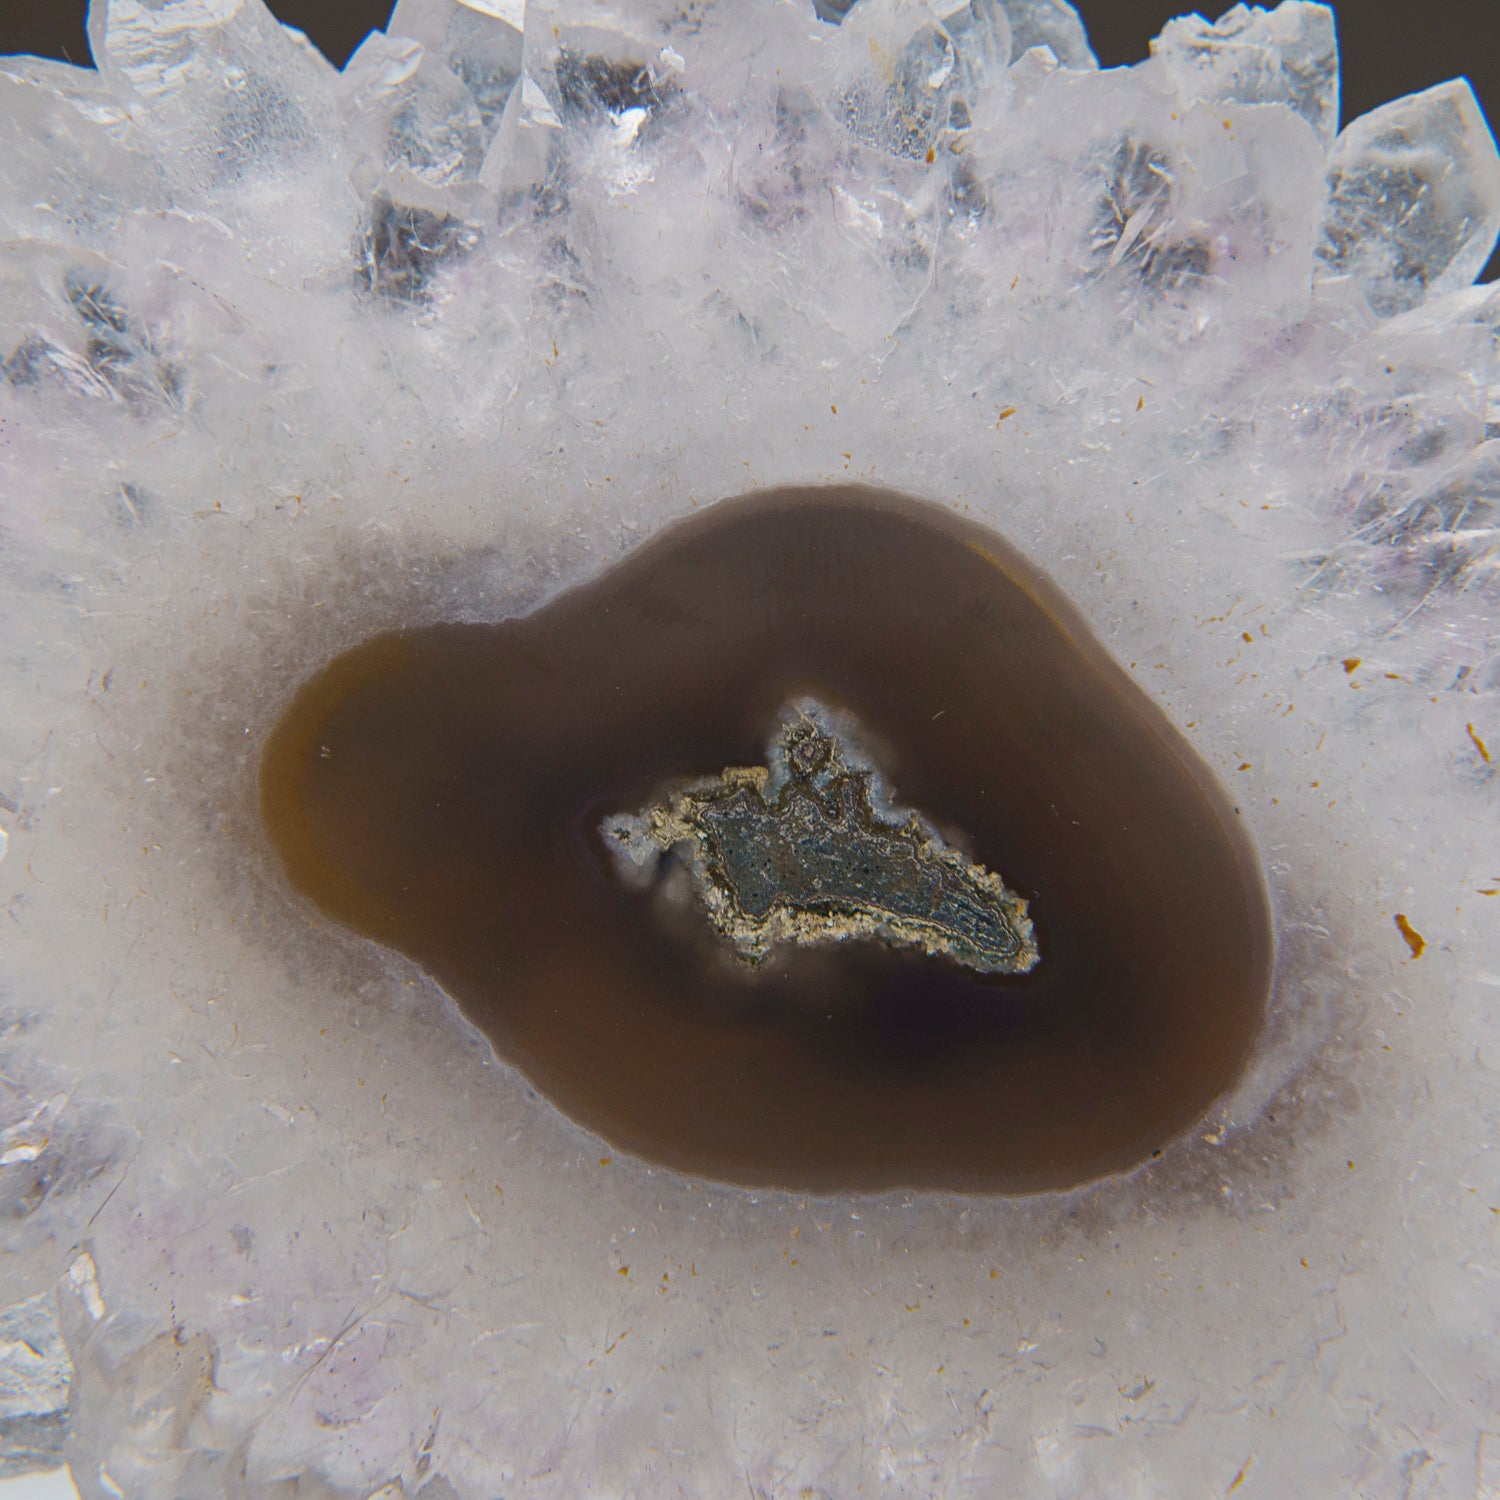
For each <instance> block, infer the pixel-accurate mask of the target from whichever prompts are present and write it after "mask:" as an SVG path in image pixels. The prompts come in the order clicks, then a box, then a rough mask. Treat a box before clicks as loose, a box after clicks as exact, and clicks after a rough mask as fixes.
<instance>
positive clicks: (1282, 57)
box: [1151, 0, 1339, 147]
mask: <svg viewBox="0 0 1500 1500" xmlns="http://www.w3.org/2000/svg"><path fill="white" fill-rule="evenodd" d="M1151 55H1152V56H1153V57H1155V58H1158V59H1160V60H1161V62H1162V63H1163V64H1164V65H1165V66H1166V68H1167V71H1168V72H1169V73H1170V74H1171V75H1172V78H1173V81H1174V82H1175V83H1176V85H1177V89H1178V92H1179V93H1180V94H1181V95H1182V97H1183V98H1184V99H1190V100H1191V99H1199V100H1203V101H1204V102H1210V101H1211V102H1214V103H1220V104H1285V105H1286V106H1287V107H1288V108H1289V109H1291V110H1292V111H1293V112H1294V113H1296V114H1299V115H1301V116H1302V118H1303V119H1304V120H1306V121H1307V122H1308V124H1309V125H1311V126H1312V127H1313V129H1314V130H1316V131H1317V133H1318V139H1319V140H1320V141H1322V143H1323V145H1324V146H1325V147H1327V146H1329V145H1330V144H1332V142H1333V138H1334V136H1335V134H1336V133H1337V131H1338V128H1339V48H1338V37H1337V34H1336V33H1335V30H1334V22H1333V11H1332V10H1331V9H1330V8H1329V7H1328V6H1326V5H1313V4H1310V3H1308V0H1285V3H1284V4H1281V5H1278V6H1277V7H1276V8H1275V9H1274V10H1269V11H1268V10H1263V9H1262V8H1261V7H1260V6H1258V5H1255V6H1247V5H1236V6H1235V7H1234V9H1233V10H1231V11H1227V12H1226V13H1225V14H1224V15H1222V16H1221V17H1220V18H1219V19H1218V20H1217V21H1215V22H1212V23H1210V22H1208V21H1205V20H1204V19H1203V17H1202V16H1198V15H1192V16H1182V17H1179V18H1178V19H1177V20H1175V21H1168V22H1167V24H1166V25H1165V26H1164V27H1163V28H1162V32H1161V35H1160V36H1159V37H1157V38H1156V40H1155V41H1154V42H1152V43H1151Z"/></svg>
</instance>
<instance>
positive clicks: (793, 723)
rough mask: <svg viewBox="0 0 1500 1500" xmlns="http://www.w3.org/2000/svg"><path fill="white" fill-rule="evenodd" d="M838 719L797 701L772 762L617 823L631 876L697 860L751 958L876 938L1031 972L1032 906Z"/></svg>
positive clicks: (701, 895) (685, 791) (736, 942)
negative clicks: (669, 859)
mask: <svg viewBox="0 0 1500 1500" xmlns="http://www.w3.org/2000/svg"><path fill="white" fill-rule="evenodd" d="M836 718H837V716H835V715H831V714H830V712H829V710H828V709H827V708H826V707H824V705H822V704H820V703H818V702H817V701H816V700H815V699H809V700H808V701H806V702H805V703H797V704H792V705H789V706H788V709H787V711H786V713H785V715H784V719H785V722H784V723H783V725H782V726H781V728H780V730H779V732H778V733H777V734H776V735H775V736H774V737H773V739H772V740H771V743H770V744H769V745H768V746H767V748H766V759H767V760H768V761H769V762H770V764H769V765H768V766H730V767H726V768H725V770H724V771H722V772H721V773H720V774H719V776H718V777H717V778H714V779H710V780H707V781H693V782H689V783H688V784H687V785H685V786H681V787H678V788H676V789H674V790H672V791H669V792H668V793H667V794H666V795H665V796H664V797H663V798H662V799H661V800H660V801H657V802H653V803H652V804H651V805H649V806H648V807H646V808H645V809H643V810H642V811H641V812H638V813H634V814H631V813H623V814H620V813H617V814H615V815H614V816H612V817H609V818H606V819H605V821H604V823H603V825H602V828H601V831H602V832H603V834H604V837H605V838H606V839H607V840H608V841H609V843H610V844H611V845H612V846H613V849H614V850H615V851H616V852H617V854H618V856H619V860H618V862H619V864H620V866H621V869H622V871H623V872H624V873H625V875H626V878H627V879H630V878H631V877H633V876H634V875H635V874H636V872H637V871H639V872H640V873H642V874H644V875H646V876H647V877H648V878H649V877H650V876H652V875H654V874H655V873H656V871H657V869H658V868H659V866H660V864H661V856H662V855H663V854H670V853H672V852H673V851H681V852H683V853H684V854H686V856H687V861H688V868H689V869H690V871H691V879H692V885H693V887H694V889H695V891H696V894H697V896H698V899H699V901H700V902H701V904H702V906H703V909H704V911H705V913H706V914H707V916H708V918H709V920H710V922H711V923H712V924H713V926H714V928H715V930H716V931H717V932H718V933H719V934H720V935H721V936H722V937H725V938H727V939H728V940H729V942H730V944H731V946H732V947H733V949H734V951H735V953H736V954H738V955H739V956H740V957H741V958H744V959H747V960H748V961H750V962H751V963H760V962H763V961H764V960H765V959H767V958H769V957H770V956H771V954H772V953H774V952H775V951H776V950H777V948H778V947H781V946H783V945H786V944H792V945H795V946H800V947H816V946H818V945H819V944H824V943H840V942H861V941H869V942H879V943H885V944H888V945H890V946H892V947H897V948H907V949H911V950H913V951H915V952H917V953H923V954H926V955H927V956H928V957H931V958H938V957H944V958H951V959H953V960H954V961H955V962H957V963H959V964H961V965H963V966H964V967H965V968H969V969H973V970H974V971H975V972H976V973H979V974H1024V973H1025V972H1026V971H1027V970H1028V969H1031V968H1032V967H1034V965H1035V964H1036V961H1037V951H1036V938H1035V936H1034V934H1033V932H1032V926H1031V921H1030V919H1029V918H1028V917H1027V915H1026V902H1025V901H1023V900H1022V899H1021V898H1020V897H1019V896H1017V895H1016V894H1015V892H1014V891H1011V890H1008V889H1007V888H1006V885H1005V882H1004V881H1003V880H1002V879H1001V878H1000V877H999V876H998V875H996V874H995V873H994V872H993V871H991V870H986V869H985V868H984V866H983V865H980V864H975V863H973V862H972V861H971V860H968V859H965V858H964V856H963V855H962V854H960V853H959V852H958V851H957V850H955V849H952V848H950V847H949V846H948V845H947V844H946V843H945V842H944V840H943V836H942V834H940V833H939V832H938V831H937V830H936V829H935V828H933V827H932V826H931V825H930V824H929V823H928V822H927V821H926V820H925V819H924V818H923V817H922V816H921V814H920V813H916V812H913V811H910V810H908V809H902V808H900V807H898V806H895V805H893V804H892V803H891V801H890V799H889V798H888V797H887V796H885V795H883V794H882V790H881V782H880V780H879V779H878V777H879V772H878V771H877V769H876V767H875V765H874V764H873V761H872V759H871V758H870V757H869V756H867V755H866V754H864V753H862V752H861V751H859V750H857V749H855V748H854V747H855V744H856V743H857V742H856V741H855V739H854V738H853V736H852V735H851V734H849V733H848V732H846V731H842V730H841V729H840V726H839V725H838V723H837V722H836ZM876 797H879V802H878V803H877V802H876V801H875V798H876Z"/></svg>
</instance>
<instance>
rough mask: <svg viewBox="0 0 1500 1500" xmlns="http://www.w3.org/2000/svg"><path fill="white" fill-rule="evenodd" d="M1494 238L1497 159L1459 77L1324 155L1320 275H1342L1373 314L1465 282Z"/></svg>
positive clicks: (1368, 124)
mask: <svg viewBox="0 0 1500 1500" xmlns="http://www.w3.org/2000/svg"><path fill="white" fill-rule="evenodd" d="M1497 233H1500V155H1497V153H1496V149H1495V138H1494V136H1492V135H1491V134H1490V129H1489V126H1488V125H1487V124H1486V123H1485V118H1484V113H1483V111H1482V110H1481V109H1480V107H1479V101H1478V100H1477V99H1476V98H1475V97H1474V90H1473V89H1472V88H1470V87H1469V85H1468V83H1467V82H1466V81H1465V80H1464V79H1462V78H1459V79H1455V80H1454V81H1453V82H1451V83H1443V84H1439V85H1438V86H1437V87H1436V88H1431V89H1427V90H1425V91H1424V92H1422V93H1420V94H1412V95H1410V96H1409V97H1408V98H1405V99H1398V100H1396V101H1395V103H1393V104H1387V105H1385V106H1384V107H1383V108H1381V109H1376V110H1372V111H1371V112H1370V113H1369V114H1367V115H1363V116H1361V117H1360V118H1359V119H1358V120H1356V121H1354V123H1353V124H1352V125H1350V126H1349V127H1348V128H1347V129H1346V130H1345V131H1344V132H1343V134H1342V135H1340V136H1339V138H1338V140H1337V142H1336V143H1335V145H1334V148H1333V153H1332V155H1331V157H1330V159H1329V171H1328V210H1327V214H1326V217H1325V220H1324V226H1323V242H1322V245H1321V247H1320V249H1319V259H1320V261H1321V263H1322V265H1321V272H1322V275H1323V277H1325V278H1326V277H1330V276H1348V277H1351V278H1352V279H1353V280H1354V282H1355V284H1356V285H1357V286H1358V287H1359V288H1360V290H1361V291H1362V292H1363V293H1364V294H1365V297H1366V299H1367V300H1368V302H1369V304H1370V307H1371V308H1372V309H1373V311H1374V312H1376V313H1377V314H1378V315H1379V316H1381V317H1390V316H1392V315H1393V314H1395V313H1401V312H1407V311H1409V310H1410V309H1411V308H1413V307H1416V306H1417V305H1418V304H1419V303H1420V302H1421V301H1422V300H1423V299H1424V298H1425V297H1426V296H1427V295H1428V293H1429V292H1445V291H1457V290H1459V289H1460V288H1462V287H1466V286H1468V285H1469V284H1470V283H1471V282H1472V281H1473V280H1474V278H1475V277H1476V276H1478V274H1479V273H1480V271H1481V270H1482V269H1483V268H1484V263H1485V261H1486V260H1488V259H1489V254H1490V251H1491V249H1492V248H1493V247H1494V244H1495V236H1496V234H1497Z"/></svg>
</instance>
